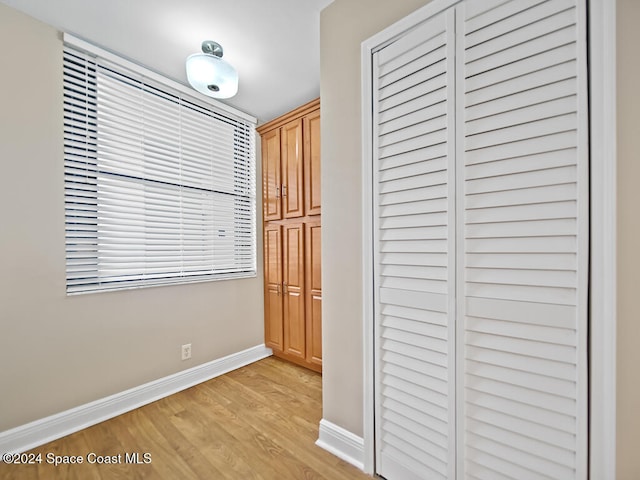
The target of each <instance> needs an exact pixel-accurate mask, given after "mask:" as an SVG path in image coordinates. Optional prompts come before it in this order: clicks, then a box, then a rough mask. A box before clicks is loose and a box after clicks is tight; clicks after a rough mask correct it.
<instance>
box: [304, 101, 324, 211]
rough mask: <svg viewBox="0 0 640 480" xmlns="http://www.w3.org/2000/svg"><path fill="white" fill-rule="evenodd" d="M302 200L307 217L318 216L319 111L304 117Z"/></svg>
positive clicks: (319, 198) (319, 200)
mask: <svg viewBox="0 0 640 480" xmlns="http://www.w3.org/2000/svg"><path fill="white" fill-rule="evenodd" d="M303 134H304V199H305V209H306V212H307V215H320V213H321V212H320V203H321V194H320V110H317V111H315V112H313V113H310V114H309V115H307V116H306V117H304V124H303Z"/></svg>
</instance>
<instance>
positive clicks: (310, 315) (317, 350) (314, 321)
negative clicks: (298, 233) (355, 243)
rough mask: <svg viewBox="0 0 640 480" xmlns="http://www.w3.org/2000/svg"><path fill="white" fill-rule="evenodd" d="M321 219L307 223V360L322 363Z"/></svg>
mask: <svg viewBox="0 0 640 480" xmlns="http://www.w3.org/2000/svg"><path fill="white" fill-rule="evenodd" d="M321 237H322V227H321V226H320V220H317V221H314V222H308V223H306V224H305V242H306V245H305V274H306V298H305V300H306V307H307V308H306V312H307V315H306V326H307V361H308V362H310V363H315V364H317V365H322V276H321V270H320V268H321V252H322V251H321Z"/></svg>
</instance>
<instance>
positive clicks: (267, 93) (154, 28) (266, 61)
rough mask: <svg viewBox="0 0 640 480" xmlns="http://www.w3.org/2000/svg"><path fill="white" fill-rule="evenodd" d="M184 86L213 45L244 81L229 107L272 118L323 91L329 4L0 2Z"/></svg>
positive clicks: (250, 0) (263, 0)
mask: <svg viewBox="0 0 640 480" xmlns="http://www.w3.org/2000/svg"><path fill="white" fill-rule="evenodd" d="M0 1H2V3H4V4H6V5H8V6H10V7H13V8H15V9H17V10H20V11H23V12H24V13H26V14H28V15H31V16H32V17H34V18H37V19H38V20H40V21H42V22H44V23H47V24H49V25H52V26H54V27H56V28H58V29H59V30H62V31H66V32H69V33H72V34H74V35H76V36H78V37H80V38H83V39H85V40H87V41H89V42H91V43H93V44H95V45H97V46H99V47H102V48H105V49H107V50H110V51H112V52H114V53H117V54H119V55H122V56H124V57H126V58H128V59H130V60H133V61H134V62H136V63H139V64H141V65H144V66H145V67H148V68H150V69H151V70H154V71H156V72H158V73H160V74H162V75H164V76H166V77H169V78H171V79H173V80H176V81H178V82H180V83H183V84H185V85H187V77H186V74H185V70H184V61H185V59H186V57H187V56H188V55H190V54H192V53H196V52H199V51H200V44H201V43H202V41H203V40H214V41H216V42H218V43H220V44H221V45H222V47H223V49H224V57H225V60H227V61H228V62H229V63H231V64H232V65H233V66H234V67H235V68H236V69H237V70H238V75H239V77H240V85H239V90H238V94H237V95H236V96H235V97H233V98H230V99H227V100H224V102H225V103H227V104H229V105H232V106H233V107H236V108H238V109H240V110H243V111H245V112H247V113H249V114H251V115H254V116H256V117H258V119H259V120H260V122H265V121H268V120H271V119H273V118H275V117H277V116H279V115H281V114H283V113H285V112H287V111H289V110H291V109H293V108H295V107H297V106H298V105H301V104H303V103H305V102H307V101H310V100H313V99H314V98H316V97H318V96H319V94H320V26H319V24H320V11H321V10H322V9H323V8H324V7H326V6H327V5H328V4H329V3H331V2H332V0H180V1H176V0H135V1H132V0H109V1H104V0H48V1H43V0H0Z"/></svg>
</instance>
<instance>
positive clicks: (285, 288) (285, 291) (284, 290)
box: [282, 282, 289, 295]
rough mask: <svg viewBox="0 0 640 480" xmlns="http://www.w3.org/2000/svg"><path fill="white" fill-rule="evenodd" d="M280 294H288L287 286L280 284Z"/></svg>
mask: <svg viewBox="0 0 640 480" xmlns="http://www.w3.org/2000/svg"><path fill="white" fill-rule="evenodd" d="M282 293H283V294H285V295H286V294H287V293H289V291H288V290H287V284H286V283H284V282H283V283H282Z"/></svg>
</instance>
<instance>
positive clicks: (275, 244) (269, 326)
mask: <svg viewBox="0 0 640 480" xmlns="http://www.w3.org/2000/svg"><path fill="white" fill-rule="evenodd" d="M282 307H283V305H282V226H280V225H265V228H264V315H265V317H266V318H268V319H269V321H268V322H266V323H265V331H264V336H265V344H266V345H267V346H268V347H270V348H272V349H274V350H282V345H283V343H282V337H283V311H282Z"/></svg>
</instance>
